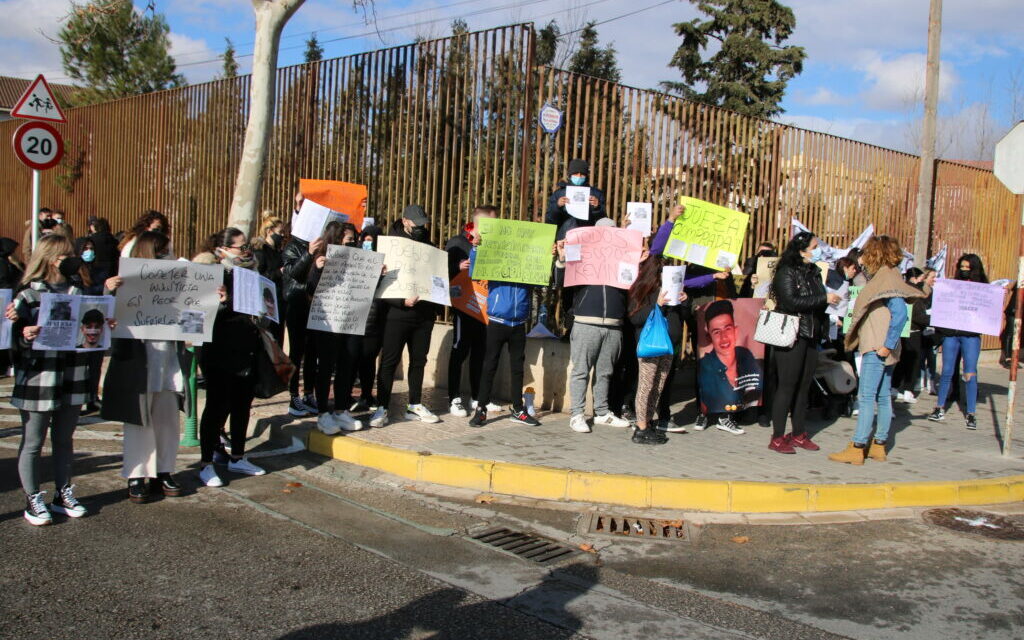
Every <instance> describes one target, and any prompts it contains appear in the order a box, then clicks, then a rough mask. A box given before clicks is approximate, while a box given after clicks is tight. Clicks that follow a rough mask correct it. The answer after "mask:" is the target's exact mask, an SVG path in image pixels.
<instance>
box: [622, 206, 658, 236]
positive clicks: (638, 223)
mask: <svg viewBox="0 0 1024 640" xmlns="http://www.w3.org/2000/svg"><path fill="white" fill-rule="evenodd" d="M653 210H654V204H653V203H651V202H627V203H626V219H627V220H629V226H627V227H626V228H627V229H634V230H636V231H639V232H640V233H642V234H643V235H644V237H645V238H648V237H650V235H651V220H652V214H651V212H652V211H653Z"/></svg>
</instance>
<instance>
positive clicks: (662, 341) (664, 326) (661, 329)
mask: <svg viewBox="0 0 1024 640" xmlns="http://www.w3.org/2000/svg"><path fill="white" fill-rule="evenodd" d="M673 352H674V349H673V348H672V338H671V337H670V336H669V335H668V320H666V319H665V315H664V314H662V312H661V309H660V308H659V307H657V306H655V307H654V308H653V309H651V313H650V315H648V316H647V321H646V322H644V328H643V329H642V330H641V331H640V340H638V341H637V343H636V356H637V357H638V358H657V357H658V356H670V355H672V353H673Z"/></svg>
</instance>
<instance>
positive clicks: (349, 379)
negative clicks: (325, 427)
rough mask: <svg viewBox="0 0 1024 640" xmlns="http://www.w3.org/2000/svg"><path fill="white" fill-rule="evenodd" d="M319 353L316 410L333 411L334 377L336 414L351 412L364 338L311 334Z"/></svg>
mask: <svg viewBox="0 0 1024 640" xmlns="http://www.w3.org/2000/svg"><path fill="white" fill-rule="evenodd" d="M309 333H310V335H311V336H312V338H313V344H314V345H315V349H316V357H317V372H316V407H317V411H319V412H320V413H327V412H328V411H330V406H329V402H330V394H331V376H333V377H334V410H335V411H348V408H349V407H351V406H352V383H353V381H354V380H355V374H356V362H357V361H358V360H359V356H360V351H361V350H362V348H363V345H362V342H363V336H353V335H348V334H343V333H331V332H329V331H316V330H311V331H310V332H309Z"/></svg>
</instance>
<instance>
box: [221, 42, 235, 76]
mask: <svg viewBox="0 0 1024 640" xmlns="http://www.w3.org/2000/svg"><path fill="white" fill-rule="evenodd" d="M224 42H225V43H227V46H225V47H224V53H222V54H221V56H220V58H221V60H223V61H224V71H223V73H221V77H222V78H234V77H235V76H237V75H238V60H235V45H234V44H233V43H232V42H231V38H224Z"/></svg>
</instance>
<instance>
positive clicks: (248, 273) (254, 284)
mask: <svg viewBox="0 0 1024 640" xmlns="http://www.w3.org/2000/svg"><path fill="white" fill-rule="evenodd" d="M231 274H232V284H231V305H232V307H231V308H232V309H234V310H235V311H237V312H238V313H247V314H249V315H251V316H263V317H267V318H270V319H271V320H273V321H274V322H280V320H279V319H278V316H277V286H276V285H274V282H273V281H272V280H271V279H270V278H264V277H263V276H261V275H260V274H259V273H258V272H256V271H253V270H252V269H232V270H231Z"/></svg>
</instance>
